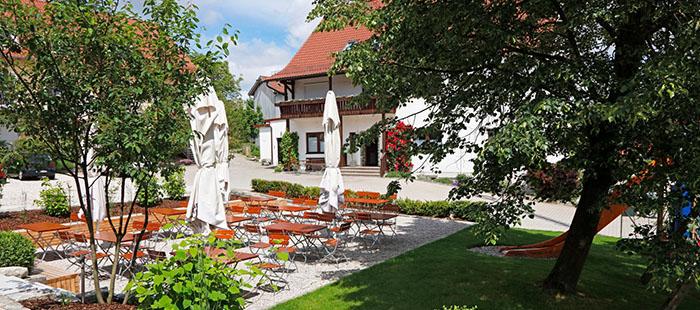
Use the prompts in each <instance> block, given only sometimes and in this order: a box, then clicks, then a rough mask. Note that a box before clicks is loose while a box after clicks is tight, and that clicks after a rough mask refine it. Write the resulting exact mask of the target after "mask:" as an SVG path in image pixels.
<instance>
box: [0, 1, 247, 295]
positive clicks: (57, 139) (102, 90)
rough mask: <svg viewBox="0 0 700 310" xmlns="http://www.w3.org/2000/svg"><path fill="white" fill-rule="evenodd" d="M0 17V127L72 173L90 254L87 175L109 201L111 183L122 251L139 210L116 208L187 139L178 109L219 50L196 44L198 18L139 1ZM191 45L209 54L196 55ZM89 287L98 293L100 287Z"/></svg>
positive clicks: (8, 9) (172, 4)
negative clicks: (98, 178) (36, 144)
mask: <svg viewBox="0 0 700 310" xmlns="http://www.w3.org/2000/svg"><path fill="white" fill-rule="evenodd" d="M0 11H1V12H2V13H0V80H1V81H2V83H1V86H0V87H2V88H1V90H2V94H3V99H4V103H3V106H2V112H3V114H4V118H5V119H7V120H9V124H10V125H11V126H12V127H13V128H14V129H16V130H17V131H19V132H22V133H23V134H26V135H28V136H31V137H32V138H34V139H38V140H40V141H41V142H42V143H43V144H44V145H46V146H47V147H48V148H49V150H50V151H51V153H53V154H54V155H55V156H56V158H59V159H60V160H62V161H65V162H70V163H72V164H73V165H74V167H75V168H74V169H71V170H69V171H68V173H69V174H70V176H71V177H72V178H73V180H74V182H75V184H76V188H77V190H78V194H79V196H80V197H81V199H80V208H81V209H82V210H83V211H84V214H85V215H86V222H87V226H88V231H89V235H90V247H91V249H92V251H93V253H95V252H96V243H95V240H94V233H95V227H94V225H93V222H92V220H93V215H92V203H93V200H92V192H93V191H94V190H95V188H94V187H95V186H96V185H95V184H99V183H95V182H94V181H93V178H91V176H90V173H91V172H92V173H94V174H95V175H102V176H103V178H104V180H105V181H104V188H101V190H104V191H105V192H107V193H109V192H110V188H111V187H112V186H110V185H114V183H115V182H116V181H121V183H120V185H119V190H118V191H117V196H118V197H119V198H118V199H117V200H118V203H113V202H112V201H109V198H110V195H107V198H108V201H107V206H108V208H109V209H110V210H112V212H111V213H112V214H115V213H116V214H118V215H121V217H119V220H117V221H112V219H111V218H110V220H109V225H110V227H111V229H112V231H113V232H114V233H115V234H116V235H117V240H120V239H121V237H122V236H124V235H125V234H126V233H127V232H128V231H129V229H130V228H131V225H129V221H130V220H131V214H132V212H133V210H134V206H135V204H137V203H138V201H137V200H136V199H135V201H126V195H125V187H124V186H125V184H126V182H127V179H131V180H135V181H136V182H135V183H136V184H148V183H149V182H148V181H149V180H150V179H152V178H154V177H155V176H156V175H157V174H159V173H162V172H164V171H167V170H168V169H169V168H170V160H171V158H172V156H173V154H174V153H175V152H177V151H179V150H181V149H182V148H183V147H184V146H185V145H186V143H187V141H188V139H189V137H190V132H189V129H188V128H187V109H188V107H189V106H191V105H192V104H193V103H194V100H195V98H196V96H198V95H199V94H201V93H202V92H203V90H204V89H206V88H207V87H208V86H207V85H208V84H209V83H210V79H209V78H208V77H209V76H211V66H209V65H208V64H211V63H214V62H215V61H216V60H217V59H219V58H220V57H223V56H225V54H226V53H227V52H226V46H224V44H222V43H218V44H217V43H214V42H213V41H211V42H207V43H205V44H201V45H200V44H199V43H198V38H199V35H198V34H197V33H196V32H195V31H196V29H197V22H198V20H197V17H196V7H194V6H192V5H182V4H180V3H179V2H178V1H176V0H158V1H155V0H146V1H144V5H143V7H142V10H141V11H139V12H134V10H133V8H132V6H131V5H130V4H128V3H127V4H126V5H124V4H120V3H119V2H118V1H112V0H87V1H85V0H80V1H78V0H69V1H47V2H44V1H20V0H3V1H2V2H0ZM232 39H234V40H235V38H232ZM218 41H219V42H222V41H223V40H221V39H219V40H218ZM195 46H201V48H202V49H205V48H206V49H208V50H209V51H208V52H202V50H200V49H199V48H198V49H197V51H198V52H199V53H196V54H195V53H194V47H195ZM64 166H67V165H65V164H64ZM91 170H92V171H91ZM141 190H143V189H142V188H139V187H137V188H136V192H137V194H138V192H139V191H141ZM136 196H137V197H138V195H136ZM115 209H116V211H115ZM147 214H148V212H146V220H148V215H147ZM144 229H145V227H144ZM142 232H143V230H142ZM137 244H138V242H137ZM115 246H116V248H117V249H119V247H120V245H119V242H117V244H116V245H115ZM137 249H138V248H137V247H136V248H134V249H133V251H136V250H137ZM119 254H120V251H119V250H117V251H115V253H114V255H115V259H114V261H119V260H118V255H119ZM91 258H92V266H93V272H94V274H98V272H97V264H96V259H95V255H91ZM134 258H135V256H134ZM116 268H117V266H116V264H115V266H113V268H112V281H111V284H110V290H109V292H110V293H109V296H107V298H106V299H105V298H104V297H103V296H102V294H100V293H98V294H97V298H98V301H99V302H105V301H106V302H110V301H111V299H112V297H113V293H114V278H115V274H116V271H117V269H116ZM94 281H95V283H94V284H95V287H99V277H97V276H95V277H94Z"/></svg>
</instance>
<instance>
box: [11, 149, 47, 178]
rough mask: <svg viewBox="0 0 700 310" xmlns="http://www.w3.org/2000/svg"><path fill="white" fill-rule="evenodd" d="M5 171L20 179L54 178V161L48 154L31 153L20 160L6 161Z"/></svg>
mask: <svg viewBox="0 0 700 310" xmlns="http://www.w3.org/2000/svg"><path fill="white" fill-rule="evenodd" d="M6 173H7V175H8V176H10V177H15V178H18V179H20V180H26V179H40V178H43V177H47V178H49V179H51V180H53V179H54V178H56V162H55V161H54V160H53V159H52V158H51V156H50V155H48V154H32V155H29V156H27V157H26V159H25V160H22V161H16V160H15V161H13V162H10V163H8V165H7V167H6Z"/></svg>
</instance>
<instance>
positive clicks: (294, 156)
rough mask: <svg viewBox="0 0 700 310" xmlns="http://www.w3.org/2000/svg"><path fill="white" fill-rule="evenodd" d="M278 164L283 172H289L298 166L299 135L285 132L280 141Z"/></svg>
mask: <svg viewBox="0 0 700 310" xmlns="http://www.w3.org/2000/svg"><path fill="white" fill-rule="evenodd" d="M279 148H280V164H281V165H282V166H283V167H284V170H287V171H290V170H293V169H296V168H297V167H298V166H299V135H298V134H297V133H296V132H289V131H287V132H285V133H284V134H282V138H281V139H280V145H279Z"/></svg>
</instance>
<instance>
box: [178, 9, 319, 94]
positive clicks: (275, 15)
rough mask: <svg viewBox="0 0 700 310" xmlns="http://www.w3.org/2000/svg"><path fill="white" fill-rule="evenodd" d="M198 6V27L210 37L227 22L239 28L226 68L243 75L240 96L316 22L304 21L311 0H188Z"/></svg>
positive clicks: (290, 51) (272, 68)
mask: <svg viewBox="0 0 700 310" xmlns="http://www.w3.org/2000/svg"><path fill="white" fill-rule="evenodd" d="M190 2H192V3H195V4H196V5H197V6H198V7H199V14H198V15H199V18H200V21H201V22H200V26H202V27H204V28H206V29H205V30H204V32H203V35H204V36H206V37H209V38H213V37H215V36H216V35H217V34H219V33H220V31H221V29H222V27H223V25H224V24H225V23H229V24H231V25H232V27H233V29H238V30H239V31H240V34H239V42H238V46H234V47H232V48H231V55H230V56H229V58H228V61H229V69H230V70H231V72H232V73H233V74H235V75H241V76H242V77H243V79H244V80H243V83H242V87H243V93H244V94H243V95H244V96H245V94H246V93H247V92H248V90H249V89H250V87H251V86H252V85H253V83H254V82H255V79H256V78H257V77H258V76H259V75H270V74H272V73H274V72H275V71H278V70H280V69H282V68H283V67H284V65H286V64H287V62H288V61H289V59H291V57H292V55H294V52H296V51H297V49H299V46H301V44H302V43H303V42H304V40H305V39H306V38H307V37H308V35H309V34H310V33H311V32H312V31H313V29H314V28H315V27H316V25H317V24H318V21H317V20H315V21H312V22H310V23H307V22H306V16H307V14H308V13H309V11H310V10H311V8H312V5H311V2H312V0H190Z"/></svg>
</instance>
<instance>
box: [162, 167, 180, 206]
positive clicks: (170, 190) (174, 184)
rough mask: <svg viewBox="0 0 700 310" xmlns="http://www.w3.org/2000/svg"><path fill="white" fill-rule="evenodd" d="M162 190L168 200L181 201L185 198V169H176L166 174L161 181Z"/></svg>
mask: <svg viewBox="0 0 700 310" xmlns="http://www.w3.org/2000/svg"><path fill="white" fill-rule="evenodd" d="M163 190H164V191H165V194H166V195H167V196H168V198H170V199H173V200H181V199H182V198H184V197H185V168H183V167H177V168H176V169H175V170H174V171H172V172H171V173H169V174H167V175H166V176H165V179H164V181H163Z"/></svg>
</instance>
